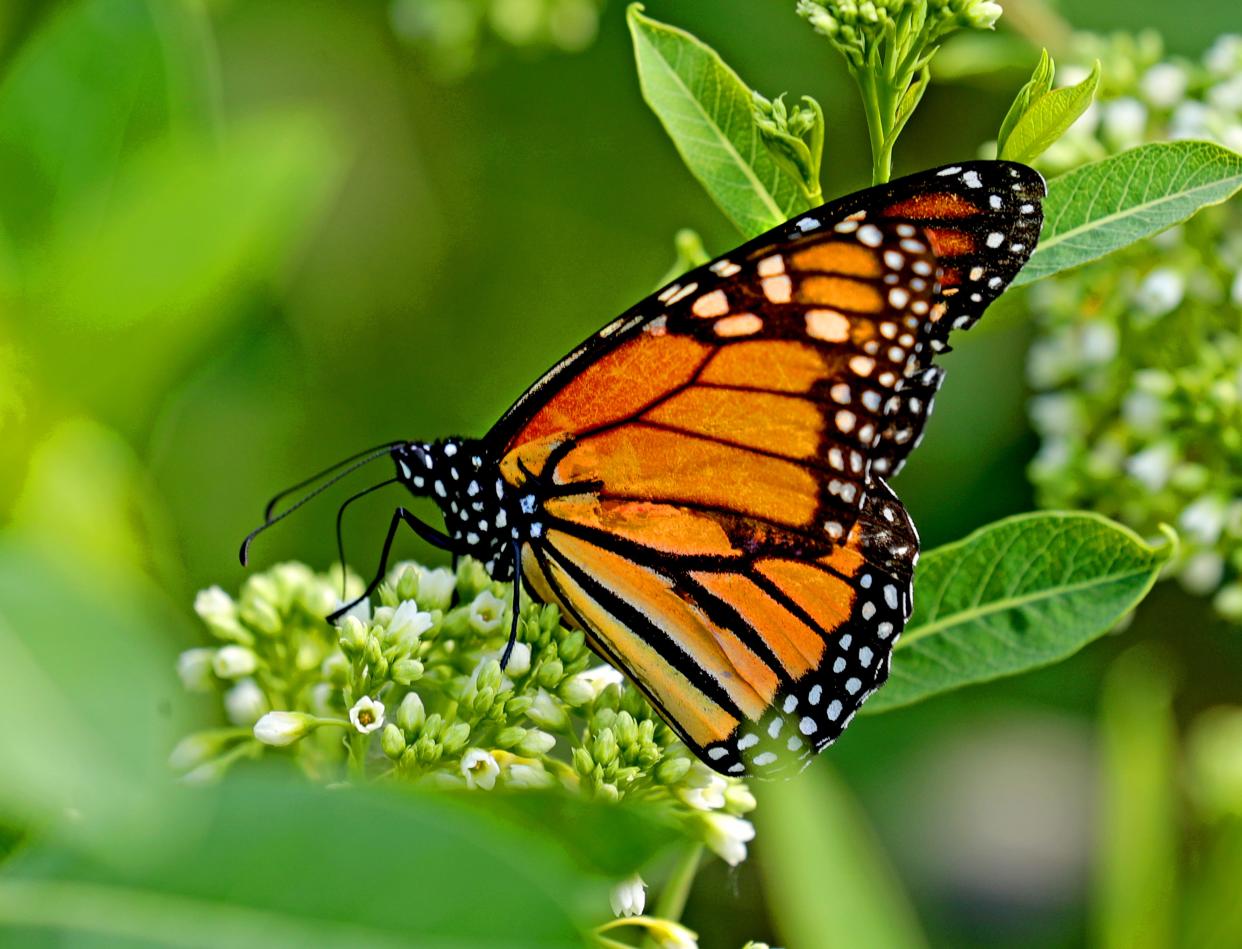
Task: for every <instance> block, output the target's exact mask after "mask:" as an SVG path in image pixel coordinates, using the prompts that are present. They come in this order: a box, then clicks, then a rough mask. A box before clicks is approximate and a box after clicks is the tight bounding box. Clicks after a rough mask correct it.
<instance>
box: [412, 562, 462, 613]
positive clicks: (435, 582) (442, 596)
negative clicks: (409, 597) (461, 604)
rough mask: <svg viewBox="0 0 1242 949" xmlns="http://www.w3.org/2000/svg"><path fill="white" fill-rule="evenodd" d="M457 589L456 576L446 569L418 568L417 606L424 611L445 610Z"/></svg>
mask: <svg viewBox="0 0 1242 949" xmlns="http://www.w3.org/2000/svg"><path fill="white" fill-rule="evenodd" d="M456 589H457V575H456V574H455V573H453V571H452V570H449V569H448V568H446V567H437V568H436V569H434V570H428V569H427V568H426V567H419V568H418V597H417V599H418V605H419V606H421V607H422V608H423V609H425V610H447V609H448V608H449V605H450V604H451V603H452V602H453V591H454V590H456Z"/></svg>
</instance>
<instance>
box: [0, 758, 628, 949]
mask: <svg viewBox="0 0 1242 949" xmlns="http://www.w3.org/2000/svg"><path fill="white" fill-rule="evenodd" d="M178 798H179V804H180V805H181V814H182V819H181V824H180V826H178V827H175V828H169V829H165V830H164V833H163V834H161V835H160V836H161V844H162V846H161V848H160V850H159V851H158V852H156V853H154V854H148V855H147V857H146V859H144V860H142V861H127V860H116V861H113V862H112V863H111V864H110V865H101V864H100V863H98V862H95V861H89V860H83V859H81V858H80V857H79V856H78V855H77V854H75V853H73V852H72V851H71V850H68V849H60V848H58V849H53V848H51V847H45V846H39V845H35V846H31V847H29V848H27V850H25V851H24V852H20V853H18V854H17V855H16V856H15V857H14V858H13V859H12V860H10V861H9V862H8V863H7V864H5V865H4V867H3V869H2V870H0V943H4V944H8V943H9V942H10V941H14V940H15V939H16V937H17V936H18V935H19V934H20V933H21V932H22V931H23V929H24V931H25V932H26V933H29V932H30V931H31V929H33V930H35V931H37V932H41V933H47V934H53V935H55V936H59V937H60V940H61V941H60V942H58V943H54V944H62V945H63V944H78V943H79V941H80V940H82V939H99V937H104V939H105V940H108V941H109V942H108V944H118V943H119V944H123V945H132V944H134V943H140V944H143V945H170V946H203V945H212V946H240V947H250V946H254V947H260V946H261V947H269V946H290V947H292V946H341V947H345V946H419V947H431V949H435V947H453V949H466V947H479V949H483V947H492V946H513V947H531V949H534V947H543V946H564V947H578V946H581V945H583V942H584V932H583V931H584V929H585V927H586V926H587V925H589V924H590V923H592V922H599V921H602V920H603V919H606V918H607V916H608V897H607V894H608V886H609V881H608V880H606V879H604V878H602V877H599V876H594V875H587V874H584V873H583V872H582V871H581V869H580V868H579V867H578V866H576V865H575V864H574V862H573V861H572V860H570V858H569V857H568V856H567V855H566V854H565V853H564V852H563V850H562V848H561V846H560V844H559V842H558V840H557V838H556V837H555V836H552V835H550V834H548V833H547V832H546V830H545V829H543V828H534V829H528V828H525V827H523V826H522V824H521V823H520V822H518V821H516V820H511V819H508V818H506V817H504V816H502V815H501V814H499V813H498V814H489V813H488V812H487V811H486V810H485V809H484V808H483V807H481V806H478V807H476V806H470V805H468V804H467V802H466V801H464V800H461V799H460V798H458V797H455V796H453V795H447V794H444V793H438V794H437V793H415V792H412V791H408V790H397V789H393V788H391V787H390V788H389V789H386V790H385V789H382V788H379V787H351V788H344V789H339V790H327V789H323V788H319V787H314V786H311V785H307V784H305V783H304V782H301V781H292V780H287V779H286V780H277V779H276V778H275V777H274V776H273V775H270V774H266V773H265V772H263V771H260V773H259V774H256V775H253V776H250V777H247V778H244V779H241V778H239V779H235V780H230V781H228V782H226V783H225V785H224V786H223V787H222V788H219V789H216V790H214V791H204V792H196V793H192V794H191V793H183V794H181V795H178ZM600 807H601V808H602V807H603V805H600ZM588 829H590V830H592V831H598V830H599V827H598V825H597V824H595V823H592V824H590V825H588ZM561 831H562V832H563V833H572V832H573V828H562V829H561ZM609 839H612V838H609ZM11 927H21V928H20V929H14V928H11ZM6 930H7V933H6ZM6 936H7V938H6ZM23 944H25V943H23ZM92 944H95V943H94V942H92Z"/></svg>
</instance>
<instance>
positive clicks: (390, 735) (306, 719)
mask: <svg viewBox="0 0 1242 949" xmlns="http://www.w3.org/2000/svg"><path fill="white" fill-rule="evenodd" d="M339 579H340V578H339V575H338V576H337V577H336V578H335V580H334V578H333V577H331V576H329V575H324V574H316V573H314V572H312V571H311V570H310V569H309V568H307V567H305V566H302V565H300V564H284V565H281V566H278V567H275V568H273V569H272V570H269V571H267V572H266V573H262V574H257V575H255V576H253V577H251V578H250V580H248V581H247V583H246V585H245V586H244V587H243V590H242V593H241V595H240V596H239V597H238V598H237V599H234V598H233V597H231V596H229V595H228V594H226V593H225V592H224V591H222V590H220V589H219V588H212V589H211V590H208V591H205V592H204V593H202V594H200V595H199V597H198V600H197V602H196V608H197V610H198V613H199V615H200V616H201V617H202V619H203V620H204V622H205V623H206V625H207V628H208V630H209V631H210V632H211V633H212V634H213V635H214V636H215V637H216V639H217V640H219V641H220V643H219V645H216V646H213V647H204V648H201V649H193V650H189V651H187V652H186V653H184V654H183V655H182V657H181V661H180V666H181V672H182V676H183V678H184V679H185V683H186V685H187V687H189V688H191V689H193V690H196V691H203V690H206V691H211V692H214V693H216V694H217V695H218V696H219V698H220V700H221V702H222V705H223V707H224V710H225V714H226V717H228V718H229V719H230V721H231V722H232V723H233V725H234V727H233V728H231V729H229V728H225V729H215V730H212V731H211V732H203V733H199V734H197V735H192V736H190V737H189V738H187V739H186V740H185V741H183V742H182V744H181V745H180V746H179V747H178V749H177V751H175V752H174V756H173V764H174V766H175V767H176V768H177V769H178V770H180V771H182V772H185V773H191V772H194V773H195V777H196V779H203V778H207V777H215V776H218V775H219V774H221V773H223V771H224V770H226V768H227V767H228V766H230V765H232V764H233V763H234V762H236V761H239V760H241V759H243V758H247V757H252V756H256V755H259V754H264V753H266V754H279V755H283V756H285V757H287V758H288V759H289V760H290V761H291V762H293V763H294V764H296V765H297V766H298V767H300V768H301V769H302V770H303V771H305V772H306V774H307V775H308V776H310V777H311V778H313V779H316V780H320V781H323V782H325V783H327V782H339V781H342V780H346V779H349V780H355V781H356V780H366V779H369V778H377V777H381V776H383V777H385V778H386V779H393V778H395V779H400V780H407V781H411V782H416V783H419V784H424V785H430V786H435V787H444V788H459V789H469V790H474V791H490V790H493V789H496V788H559V789H561V790H562V791H563V792H565V793H571V794H577V795H581V796H583V797H588V798H594V799H599V800H605V801H620V800H623V799H625V798H632V799H641V800H642V801H644V802H651V803H652V804H653V805H659V806H661V807H663V808H665V809H668V810H671V811H672V812H673V813H675V814H678V815H680V819H681V820H682V821H683V822H684V824H685V826H686V827H687V828H688V829H689V830H690V831H691V832H692V833H693V834H694V835H695V836H697V837H698V838H699V839H701V840H702V841H703V842H704V843H706V844H708V845H709V846H710V847H711V848H712V849H713V850H714V851H715V852H716V853H718V854H719V855H720V856H721V857H722V858H723V859H725V860H727V861H729V862H730V863H733V864H736V863H738V862H740V861H741V860H742V859H744V858H745V856H746V843H747V842H748V841H749V840H750V839H751V837H752V836H753V834H754V829H753V827H752V826H751V825H750V823H749V822H748V821H746V820H744V819H743V817H742V815H743V814H745V813H746V812H748V811H749V810H751V809H752V808H753V807H754V806H755V802H754V798H753V797H752V796H751V795H750V792H749V791H748V790H747V788H746V786H745V784H743V783H742V782H741V781H738V780H736V779H725V778H722V777H720V776H719V775H717V774H715V773H714V772H712V771H710V770H709V769H707V768H705V767H704V766H703V765H702V764H700V763H699V762H697V761H696V760H695V759H694V757H693V755H691V754H690V752H689V751H688V750H687V749H686V748H685V746H684V745H683V744H682V743H681V742H680V741H679V740H678V739H677V737H676V736H675V735H674V734H673V732H672V731H671V730H670V729H669V727H668V726H667V725H665V724H664V722H663V721H661V720H660V718H659V717H658V716H657V715H656V714H655V713H654V712H653V711H652V709H651V707H650V706H649V705H648V703H647V702H646V700H645V699H644V698H643V697H642V695H641V693H639V692H638V690H637V689H635V688H634V687H633V686H632V685H630V684H629V683H628V682H627V681H625V680H624V679H623V678H622V676H621V675H620V673H618V672H616V671H615V670H614V669H612V668H611V667H610V666H607V665H603V664H601V662H600V660H599V659H598V658H597V657H596V656H595V655H594V654H593V653H592V652H591V651H590V649H588V647H587V645H586V643H585V639H584V637H583V634H582V633H581V632H580V631H571V630H569V629H567V628H565V627H564V626H563V625H561V622H560V617H559V614H558V612H557V610H556V608H555V607H552V606H543V605H540V604H537V603H531V602H526V603H524V604H523V607H522V610H521V615H520V618H519V623H518V641H517V643H516V645H515V646H514V648H513V651H512V654H511V655H510V657H509V661H508V663H507V665H506V666H505V667H504V668H501V665H500V657H501V654H502V651H503V648H504V644H505V641H506V639H507V637H508V634H509V629H510V623H511V619H512V614H511V612H510V611H511V603H512V586H511V585H510V584H503V583H496V582H493V581H492V580H491V579H490V578H489V577H488V575H487V574H486V572H485V571H484V570H483V568H482V566H481V565H479V564H478V563H477V562H475V561H473V560H469V559H465V560H462V561H461V563H460V565H459V567H458V569H457V571H456V572H453V571H449V570H447V569H443V568H441V569H435V570H432V569H428V568H425V567H422V566H419V565H417V564H401V565H399V566H398V567H396V568H395V569H394V570H393V571H392V572H391V574H390V575H389V577H388V579H387V582H385V583H384V584H382V585H381V587H380V589H379V591H378V592H377V595H376V601H377V602H376V604H375V605H374V608H373V609H371V608H370V607H365V608H360V609H355V610H352V611H351V612H350V613H349V614H347V615H346V616H345V617H343V618H342V620H341V621H340V622H339V623H338V625H337V626H335V627H332V626H329V625H328V624H327V623H326V622H325V621H324V620H323V617H324V616H325V615H326V614H327V613H330V612H331V611H332V610H333V609H334V608H335V607H336V605H337V603H338V597H339V595H340V582H339ZM348 586H349V588H350V589H356V588H357V586H358V581H357V579H356V578H352V577H351V578H350V579H349V581H348ZM243 683H245V684H246V685H245V688H246V690H247V695H248V697H247V698H246V701H245V702H244V703H240V702H238V701H237V700H236V698H235V697H236V695H237V690H238V689H239V688H240V687H241V686H242V684H243ZM242 704H244V705H245V709H244V714H242V710H241V709H240V708H239V707H237V706H240V705H242ZM342 739H345V740H342Z"/></svg>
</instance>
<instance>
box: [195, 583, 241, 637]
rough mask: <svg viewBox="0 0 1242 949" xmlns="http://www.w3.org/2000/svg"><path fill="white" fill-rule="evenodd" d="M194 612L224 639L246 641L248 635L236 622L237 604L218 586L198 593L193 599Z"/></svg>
mask: <svg viewBox="0 0 1242 949" xmlns="http://www.w3.org/2000/svg"><path fill="white" fill-rule="evenodd" d="M194 612H195V613H197V614H198V615H199V617H200V618H201V619H202V621H203V622H204V623H206V624H207V626H208V627H209V628H210V629H211V630H212V631H213V632H214V633H215V634H216V635H217V636H220V637H222V638H224V639H246V638H247V637H248V635H249V634H248V633H247V632H246V631H245V630H243V629H242V628H241V624H239V623H238V622H237V604H236V603H234V602H233V598H232V597H231V596H229V595H228V594H227V593H225V592H224V591H223V590H222V589H220V588H219V587H218V586H212V587H208V588H207V589H206V590H200V591H199V592H198V595H197V596H196V597H194Z"/></svg>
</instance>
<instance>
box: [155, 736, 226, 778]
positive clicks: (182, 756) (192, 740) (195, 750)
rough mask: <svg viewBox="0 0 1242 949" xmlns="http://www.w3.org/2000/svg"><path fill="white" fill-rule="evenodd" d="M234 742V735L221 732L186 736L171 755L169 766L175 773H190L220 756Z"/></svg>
mask: <svg viewBox="0 0 1242 949" xmlns="http://www.w3.org/2000/svg"><path fill="white" fill-rule="evenodd" d="M233 740H234V739H233V736H232V735H230V734H228V733H225V732H219V731H216V732H196V733H195V734H193V735H186V737H185V738H182V739H181V741H179V742H177V747H175V748H174V749H173V750H172V752H171V754H169V756H168V765H169V767H170V768H172V769H173V770H174V771H190V770H191V769H193V768H197V767H199V766H200V765H202V764H203V763H204V762H207V761H210V760H211V759H212V758H214V757H215V756H216V755H218V754H220V752H222V751H223V750H224V749H225V748H227V747H228V745H229V743H230V742H232V741H233Z"/></svg>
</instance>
